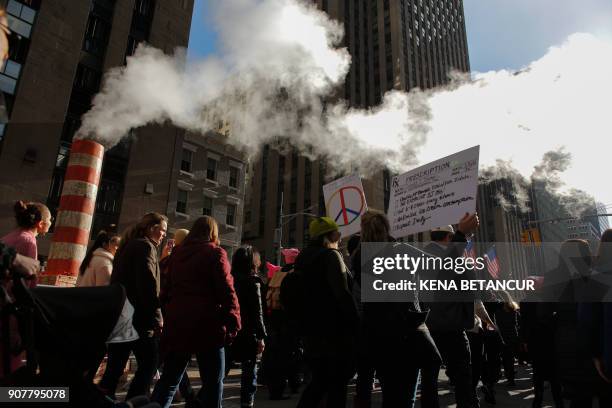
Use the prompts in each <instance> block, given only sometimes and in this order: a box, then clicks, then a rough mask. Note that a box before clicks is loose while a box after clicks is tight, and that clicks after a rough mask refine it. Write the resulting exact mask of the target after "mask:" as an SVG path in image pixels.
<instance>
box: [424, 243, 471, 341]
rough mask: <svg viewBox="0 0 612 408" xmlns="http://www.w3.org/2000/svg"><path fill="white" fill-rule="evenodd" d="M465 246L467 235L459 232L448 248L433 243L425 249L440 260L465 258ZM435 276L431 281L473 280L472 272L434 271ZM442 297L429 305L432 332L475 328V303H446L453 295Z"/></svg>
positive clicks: (428, 325)
mask: <svg viewBox="0 0 612 408" xmlns="http://www.w3.org/2000/svg"><path fill="white" fill-rule="evenodd" d="M465 245H466V239H465V235H463V234H462V233H461V232H457V233H455V235H454V237H453V239H452V241H451V242H450V243H449V245H448V246H447V247H446V248H444V247H442V246H440V245H438V244H436V243H433V242H432V243H430V244H429V245H427V246H426V247H425V252H427V253H428V254H430V255H433V256H436V257H440V258H459V257H462V256H463V251H464V250H465ZM433 275H436V276H433ZM433 275H432V276H431V278H430V279H440V280H445V279H449V280H457V281H460V280H463V279H471V278H472V274H471V272H470V271H466V272H465V273H463V274H457V273H455V272H454V271H448V270H440V271H434V272H433ZM468 295H472V294H468ZM440 296H444V298H442V299H441V300H436V301H434V302H430V303H428V305H427V306H428V307H429V315H428V316H427V327H429V329H430V330H431V331H432V332H445V331H457V330H467V329H471V328H473V327H474V301H471V302H468V301H461V302H452V301H448V302H445V301H442V300H445V299H452V295H451V294H449V293H447V292H444V293H441V294H440ZM464 298H465V296H463V295H462V299H464ZM473 298H474V300H475V299H476V296H475V294H474V296H473Z"/></svg>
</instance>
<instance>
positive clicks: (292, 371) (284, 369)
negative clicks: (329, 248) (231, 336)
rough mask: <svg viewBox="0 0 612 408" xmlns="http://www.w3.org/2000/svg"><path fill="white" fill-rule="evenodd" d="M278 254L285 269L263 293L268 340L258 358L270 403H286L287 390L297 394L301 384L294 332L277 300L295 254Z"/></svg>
mask: <svg viewBox="0 0 612 408" xmlns="http://www.w3.org/2000/svg"><path fill="white" fill-rule="evenodd" d="M282 252H283V257H284V260H285V265H284V266H283V267H282V268H281V270H280V271H278V272H276V273H275V274H274V275H272V277H271V278H270V281H269V282H268V290H267V293H266V310H267V311H268V337H267V344H266V348H265V350H264V353H263V356H262V370H265V372H266V376H265V382H266V386H267V387H268V392H269V399H270V400H272V401H277V400H285V399H288V398H289V396H288V395H285V394H284V392H285V389H286V388H287V386H289V389H290V390H291V393H292V394H297V393H298V392H299V388H300V384H301V379H300V364H301V361H302V347H301V344H300V339H299V336H298V333H297V330H296V328H295V327H294V325H293V324H291V321H290V320H289V317H288V316H287V313H286V312H285V310H284V309H283V306H282V303H281V300H280V290H281V285H282V282H283V279H285V277H286V276H287V275H288V274H290V273H293V271H294V265H295V259H296V258H297V256H298V255H299V250H297V249H294V248H291V249H283V251H282Z"/></svg>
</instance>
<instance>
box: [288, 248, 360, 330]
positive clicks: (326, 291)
mask: <svg viewBox="0 0 612 408" xmlns="http://www.w3.org/2000/svg"><path fill="white" fill-rule="evenodd" d="M295 267H296V270H301V271H303V273H304V277H305V279H304V284H305V286H306V287H305V289H306V293H307V294H309V296H308V300H307V301H308V304H307V306H306V309H307V310H308V311H309V313H307V321H306V322H305V325H306V327H305V331H306V333H307V335H308V336H309V337H311V338H318V339H325V340H326V342H327V341H331V342H336V341H337V340H340V339H341V338H345V337H347V336H348V337H354V336H355V335H356V333H357V331H358V327H359V326H358V324H359V317H358V313H357V307H356V305H355V301H354V300H353V296H352V294H351V291H350V288H349V274H348V268H347V267H346V265H345V263H344V260H343V258H342V255H341V254H340V252H338V251H336V250H333V249H324V248H320V247H308V248H306V249H304V250H303V251H302V252H300V254H299V255H298V257H297V259H296V266H295Z"/></svg>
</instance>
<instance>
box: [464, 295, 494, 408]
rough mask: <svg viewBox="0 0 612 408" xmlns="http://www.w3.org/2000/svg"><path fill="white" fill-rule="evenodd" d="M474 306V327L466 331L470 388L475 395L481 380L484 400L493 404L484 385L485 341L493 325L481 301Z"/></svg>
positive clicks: (492, 398) (491, 396)
mask: <svg viewBox="0 0 612 408" xmlns="http://www.w3.org/2000/svg"><path fill="white" fill-rule="evenodd" d="M474 305H475V312H476V315H475V316H474V327H473V328H471V329H469V330H466V334H467V337H468V341H469V346H470V362H471V364H472V387H473V388H474V395H477V390H478V384H479V383H480V380H481V379H482V380H483V392H484V394H485V399H487V400H488V401H489V402H493V401H494V400H495V396H494V395H493V394H492V393H490V392H489V389H488V388H487V385H486V383H487V376H486V373H485V369H486V354H485V339H486V335H487V330H491V329H492V328H494V326H495V325H494V323H493V321H492V320H491V317H490V316H489V313H488V312H487V309H486V308H485V305H484V303H483V302H482V299H476V300H475V301H474Z"/></svg>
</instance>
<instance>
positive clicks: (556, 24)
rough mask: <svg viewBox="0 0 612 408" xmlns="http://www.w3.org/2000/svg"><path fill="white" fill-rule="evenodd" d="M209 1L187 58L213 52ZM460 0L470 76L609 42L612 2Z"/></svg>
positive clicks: (198, 15) (200, 4) (197, 14)
mask: <svg viewBox="0 0 612 408" xmlns="http://www.w3.org/2000/svg"><path fill="white" fill-rule="evenodd" d="M214 1H223V0H195V10H194V16H193V21H192V30H191V36H190V44H189V50H188V56H189V58H190V59H198V58H202V57H205V56H207V55H209V54H214V53H215V51H216V40H217V39H216V35H215V32H214V28H213V27H212V25H211V23H210V21H208V20H207V15H208V7H209V4H212V2H214ZM463 1H464V8H465V18H466V28H467V33H468V47H469V53H470V63H471V69H472V72H473V73H474V72H488V71H491V70H502V69H508V70H519V69H521V68H523V67H525V66H527V65H529V63H531V62H533V61H535V60H538V59H539V58H541V57H542V56H544V55H545V54H546V53H547V51H548V49H549V48H550V47H552V46H557V45H561V44H563V43H564V42H565V40H566V39H567V38H568V37H569V36H570V35H571V34H574V33H577V32H584V33H591V34H595V35H596V36H598V37H605V38H607V39H610V40H612V0H463ZM610 197H612V196H609V197H606V198H610ZM597 198H598V199H602V198H603V197H597ZM604 202H605V203H606V204H607V203H612V200H611V199H607V200H605V201H604Z"/></svg>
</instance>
